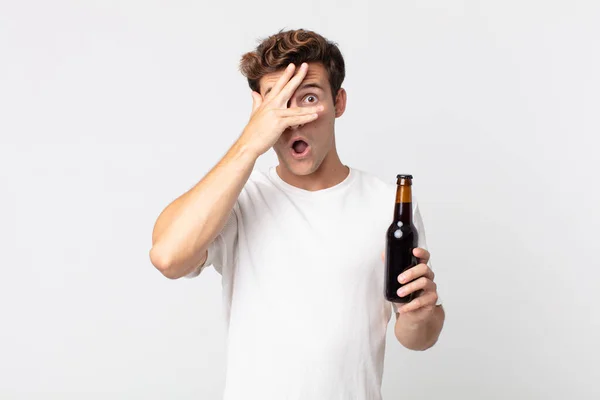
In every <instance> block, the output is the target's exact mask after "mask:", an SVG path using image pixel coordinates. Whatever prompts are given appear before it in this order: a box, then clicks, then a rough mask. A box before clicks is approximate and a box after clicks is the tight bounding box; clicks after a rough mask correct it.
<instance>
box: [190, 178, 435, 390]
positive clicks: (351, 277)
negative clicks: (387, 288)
mask: <svg viewBox="0 0 600 400" xmlns="http://www.w3.org/2000/svg"><path fill="white" fill-rule="evenodd" d="M395 194H396V183H395V179H394V180H393V181H392V182H391V183H386V182H384V181H382V180H381V179H379V178H377V177H375V176H373V175H371V174H369V173H367V172H363V171H360V170H357V169H353V168H350V173H349V175H348V177H347V178H346V179H345V180H344V181H343V182H341V183H339V184H338V185H336V186H333V187H331V188H327V189H324V190H319V191H314V192H311V191H307V190H303V189H300V188H297V187H295V186H292V185H290V184H288V183H286V182H285V181H283V180H282V179H281V178H280V177H279V175H278V174H277V172H276V170H275V167H271V168H270V169H269V170H268V172H266V173H265V172H261V171H258V170H254V171H253V172H252V174H251V176H250V178H249V180H248V181H247V183H246V185H245V186H244V189H243V190H242V192H241V193H240V196H239V198H238V200H237V202H236V203H235V206H234V209H233V212H232V213H231V215H230V217H229V219H228V221H227V223H226V225H225V227H224V229H223V230H222V232H221V233H220V234H219V236H218V237H217V238H216V239H215V241H214V242H213V243H212V244H211V245H210V247H209V249H208V259H207V261H206V263H205V264H204V267H202V269H203V268H205V267H206V266H208V265H213V266H214V268H215V269H216V271H218V272H219V273H220V274H221V275H222V286H223V302H224V306H225V307H224V308H225V318H226V327H227V337H226V344H227V359H226V367H227V373H226V379H225V391H224V397H223V399H224V400H379V399H381V380H382V374H383V362H384V352H385V336H386V331H387V325H388V322H389V321H390V318H391V315H392V312H393V307H392V303H390V302H388V301H387V300H386V299H385V297H384V294H383V283H384V265H383V262H382V260H381V253H382V251H383V250H384V248H385V234H386V230H387V228H388V227H389V225H390V224H391V222H392V219H393V214H394V202H395ZM413 221H414V224H415V226H416V228H417V230H418V232H419V247H423V248H426V247H427V245H426V241H425V230H424V227H423V222H422V219H421V215H420V213H419V208H418V205H417V202H416V196H414V195H413ZM199 272H200V270H198V271H196V272H194V273H192V274H190V275H188V277H193V276H196V275H198V274H199ZM398 345H400V344H398Z"/></svg>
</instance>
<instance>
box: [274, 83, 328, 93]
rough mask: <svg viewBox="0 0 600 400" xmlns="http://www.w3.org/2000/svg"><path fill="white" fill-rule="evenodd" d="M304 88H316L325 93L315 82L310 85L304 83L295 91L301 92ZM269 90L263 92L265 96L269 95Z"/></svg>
mask: <svg viewBox="0 0 600 400" xmlns="http://www.w3.org/2000/svg"><path fill="white" fill-rule="evenodd" d="M306 88H316V89H319V90H321V91H323V92H324V91H325V89H323V87H322V86H321V85H319V84H318V83H317V82H312V83H305V84H304V85H301V86H300V87H299V88H298V89H296V90H298V91H299V90H303V89H306ZM271 89H273V88H272V87H270V88H268V89H267V91H266V92H265V96H266V95H268V94H269V92H270V91H271Z"/></svg>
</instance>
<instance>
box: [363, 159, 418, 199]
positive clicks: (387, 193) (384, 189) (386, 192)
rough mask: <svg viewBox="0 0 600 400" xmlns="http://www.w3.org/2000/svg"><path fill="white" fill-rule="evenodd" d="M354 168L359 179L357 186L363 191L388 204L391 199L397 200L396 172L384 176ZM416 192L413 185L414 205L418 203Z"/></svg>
mask: <svg viewBox="0 0 600 400" xmlns="http://www.w3.org/2000/svg"><path fill="white" fill-rule="evenodd" d="M353 170H354V173H355V174H356V179H357V181H358V185H356V186H357V188H359V190H360V191H361V192H365V193H369V194H371V195H372V196H373V197H375V198H378V199H380V200H382V201H384V202H386V204H388V203H389V202H390V201H391V202H392V203H393V202H394V201H395V199H396V189H397V184H396V175H395V174H394V175H392V176H389V177H387V178H384V177H382V176H380V175H378V174H375V173H373V172H369V171H365V170H360V169H357V168H353ZM415 192H416V190H415V188H414V187H413V190H412V200H413V205H414V206H416V205H417V204H418V194H417V193H415ZM390 199H391V200H390Z"/></svg>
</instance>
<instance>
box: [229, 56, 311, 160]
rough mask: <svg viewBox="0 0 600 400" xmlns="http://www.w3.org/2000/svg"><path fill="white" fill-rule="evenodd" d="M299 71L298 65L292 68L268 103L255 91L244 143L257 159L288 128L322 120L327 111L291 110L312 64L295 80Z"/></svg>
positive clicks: (306, 66) (275, 87)
mask: <svg viewBox="0 0 600 400" xmlns="http://www.w3.org/2000/svg"><path fill="white" fill-rule="evenodd" d="M295 69H296V67H295V65H294V64H290V65H288V67H287V68H286V70H285V72H284V73H283V75H281V77H280V78H279V80H278V81H277V83H276V84H275V86H273V88H272V89H271V91H270V92H269V93H268V94H267V95H266V96H265V98H264V99H263V97H262V96H261V95H260V93H257V92H255V91H252V113H251V114H250V121H249V122H248V124H247V125H246V127H245V128H244V131H243V132H242V135H241V136H240V141H242V142H243V143H244V144H246V145H247V146H248V147H249V148H250V149H252V151H253V152H255V154H256V156H257V157H258V156H260V155H262V154H264V153H266V152H267V150H269V149H270V148H271V147H272V146H273V145H274V144H275V143H276V142H277V140H278V139H279V137H280V136H281V134H282V133H283V132H284V131H285V130H286V129H287V128H289V127H291V126H295V125H302V124H307V123H309V122H312V121H314V120H316V119H317V118H318V114H317V113H318V112H319V111H322V110H323V106H316V107H294V108H288V107H287V105H288V102H289V100H290V98H291V97H292V96H293V95H294V93H295V91H296V89H298V86H300V83H302V81H303V80H304V77H305V76H306V73H307V71H308V64H306V63H303V64H302V65H301V66H300V68H299V69H298V72H297V73H296V75H295V76H294V70H295ZM292 76H293V78H292Z"/></svg>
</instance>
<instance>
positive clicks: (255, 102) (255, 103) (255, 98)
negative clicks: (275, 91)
mask: <svg viewBox="0 0 600 400" xmlns="http://www.w3.org/2000/svg"><path fill="white" fill-rule="evenodd" d="M261 104H262V96H261V95H260V93H258V92H255V91H254V90H253V91H252V114H254V113H255V112H256V110H257V109H258V107H260V105H261Z"/></svg>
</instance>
